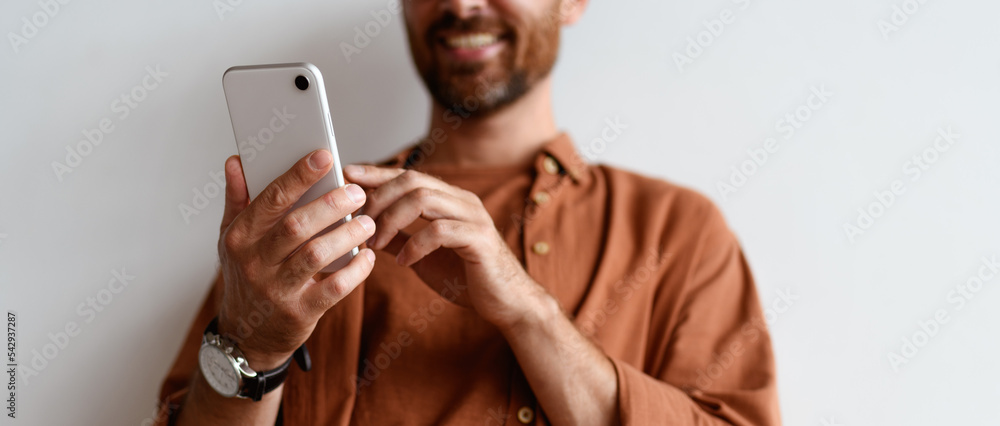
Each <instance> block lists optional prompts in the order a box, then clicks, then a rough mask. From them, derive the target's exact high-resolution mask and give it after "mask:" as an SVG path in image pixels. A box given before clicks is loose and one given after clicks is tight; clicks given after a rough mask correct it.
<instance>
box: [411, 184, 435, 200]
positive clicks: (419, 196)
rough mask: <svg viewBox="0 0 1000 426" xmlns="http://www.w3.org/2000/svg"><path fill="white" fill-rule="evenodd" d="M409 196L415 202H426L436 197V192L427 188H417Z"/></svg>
mask: <svg viewBox="0 0 1000 426" xmlns="http://www.w3.org/2000/svg"><path fill="white" fill-rule="evenodd" d="M410 194H411V196H412V197H413V198H414V199H416V200H417V201H426V200H428V199H430V198H432V197H434V196H436V195H437V191H435V190H433V189H430V188H428V187H425V186H422V187H419V188H417V189H414V190H413V192H411V193H410Z"/></svg>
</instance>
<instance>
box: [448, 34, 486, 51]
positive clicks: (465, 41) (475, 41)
mask: <svg viewBox="0 0 1000 426" xmlns="http://www.w3.org/2000/svg"><path fill="white" fill-rule="evenodd" d="M442 39H443V41H444V44H445V46H447V47H449V48H452V49H481V48H484V47H486V46H490V45H493V44H496V43H497V42H499V41H500V37H499V36H498V35H496V34H492V33H486V32H480V33H465V34H454V35H451V36H448V37H442Z"/></svg>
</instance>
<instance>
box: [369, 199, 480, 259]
mask: <svg viewBox="0 0 1000 426" xmlns="http://www.w3.org/2000/svg"><path fill="white" fill-rule="evenodd" d="M366 212H367V209H366ZM418 217H423V218H424V219H427V220H431V221H433V220H437V219H456V220H462V221H471V220H473V219H474V218H473V214H472V206H470V205H468V203H465V202H464V201H463V200H459V199H457V198H455V197H453V196H451V195H450V194H448V193H445V192H442V191H438V190H435V189H429V188H417V189H414V190H413V191H410V192H409V193H407V194H406V195H404V196H403V197H402V198H401V199H399V201H397V202H396V203H394V204H392V205H391V206H389V207H388V208H386V209H385V211H384V212H382V214H380V215H379V216H378V221H377V227H376V229H377V232H376V233H375V236H374V237H372V239H371V240H370V241H369V244H368V245H369V247H371V248H372V249H375V250H381V249H382V248H384V247H385V246H386V244H388V243H389V241H392V239H393V238H394V237H395V236H396V234H397V233H399V231H400V230H401V229H403V228H406V227H407V226H409V225H410V224H411V223H413V221H414V220H416V219H417V218H418Z"/></svg>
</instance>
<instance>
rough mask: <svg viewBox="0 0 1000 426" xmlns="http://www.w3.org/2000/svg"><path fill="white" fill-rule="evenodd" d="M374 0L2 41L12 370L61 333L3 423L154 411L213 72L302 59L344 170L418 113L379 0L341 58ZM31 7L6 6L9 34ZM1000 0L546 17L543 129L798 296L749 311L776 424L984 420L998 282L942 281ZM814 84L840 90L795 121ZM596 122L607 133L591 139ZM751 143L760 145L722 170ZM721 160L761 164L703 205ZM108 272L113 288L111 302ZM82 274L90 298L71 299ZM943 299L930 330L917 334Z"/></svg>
mask: <svg viewBox="0 0 1000 426" xmlns="http://www.w3.org/2000/svg"><path fill="white" fill-rule="evenodd" d="M234 2H235V0H234ZM216 3H220V2H216ZM904 3H908V4H905V5H904ZM386 4H387V2H386V1H384V0H371V1H367V0H366V1H353V2H344V1H326V2H320V1H284V2H280V3H279V2H266V1H263V0H245V1H242V2H241V4H239V5H237V6H235V8H234V9H233V10H231V11H225V12H224V13H223V14H222V15H221V18H220V14H219V13H218V12H217V11H216V9H215V7H214V6H213V3H212V2H209V1H178V0H170V1H167V0H160V1H145V2H134V1H133V2H125V1H110V0H89V1H73V2H70V3H68V4H66V5H61V6H60V10H59V11H58V12H57V13H56V14H55V16H53V17H51V18H50V19H48V22H46V24H45V26H44V27H42V28H40V29H39V30H38V32H37V34H36V35H34V37H32V38H31V39H29V41H28V43H27V44H24V45H21V46H18V49H17V50H18V51H17V52H16V53H15V49H14V48H13V47H12V45H11V44H10V43H8V44H6V45H3V46H0V77H2V78H0V100H2V101H0V102H2V103H0V120H2V122H0V123H2V130H3V136H2V148H0V194H2V198H0V309H3V310H14V311H17V313H18V314H19V322H20V323H19V326H18V333H19V342H18V344H19V346H18V347H19V356H20V362H21V363H22V364H27V363H30V361H31V357H32V354H33V351H38V352H39V353H40V352H41V351H43V350H44V347H45V345H46V344H47V343H49V342H50V338H49V337H47V335H48V334H50V333H57V332H59V331H60V330H62V329H63V328H64V327H65V326H66V324H67V323H71V322H72V323H75V324H77V326H78V327H79V334H78V335H77V336H74V337H72V338H71V339H70V340H69V342H68V344H67V345H65V347H64V348H61V349H59V350H58V351H57V352H56V353H54V357H53V359H51V360H48V361H47V363H46V366H45V368H43V369H42V370H40V371H38V373H39V374H38V375H37V376H32V377H30V379H29V383H27V384H25V383H20V386H19V388H18V417H19V418H18V420H17V422H18V423H20V424H32V425H41V424H45V425H50V424H93V425H105V424H116V425H127V424H133V425H138V424H142V423H143V422H144V421H145V420H146V419H147V418H148V417H149V416H150V415H151V414H152V411H153V407H154V404H155V398H156V394H157V390H158V387H159V384H160V380H161V379H162V378H163V376H164V375H165V373H166V371H167V369H168V367H169V363H170V362H171V360H172V359H173V358H174V356H175V353H176V350H177V349H178V345H179V342H180V339H181V337H182V335H183V333H184V332H185V330H186V329H187V327H188V324H189V321H190V320H191V319H192V316H193V314H194V311H195V309H196V307H197V306H198V304H199V303H200V302H201V300H202V298H203V296H204V294H205V291H206V289H207V286H208V285H209V283H210V281H211V279H212V277H213V275H214V273H215V271H216V267H217V258H216V246H215V244H216V241H217V238H218V225H219V220H220V218H221V214H222V207H223V202H222V198H221V197H219V196H215V197H211V195H212V194H213V193H212V192H211V184H212V182H213V181H212V178H211V177H210V173H213V172H218V171H220V170H221V169H222V165H223V161H224V160H225V158H226V157H227V156H229V155H231V154H234V153H235V152H236V150H235V143H234V141H233V135H232V129H231V127H230V123H229V117H228V113H227V110H226V104H225V100H224V97H223V93H222V86H221V77H222V73H223V71H225V69H226V68H228V67H230V66H233V65H239V64H255V63H276V62H289V61H308V62H312V63H314V64H316V65H317V66H318V67H319V68H320V69H321V70H322V71H323V73H324V75H325V77H326V82H327V90H328V94H329V96H330V99H331V104H332V116H333V121H334V125H335V128H336V132H337V136H338V140H339V142H340V144H341V152H342V155H343V156H344V158H345V160H346V161H348V162H352V161H372V160H377V159H381V158H384V157H386V156H387V155H389V154H391V153H393V152H395V151H396V150H397V149H399V148H400V147H402V146H403V145H404V144H407V143H410V142H411V141H413V140H415V139H416V138H417V137H418V136H419V135H420V134H421V132H423V131H425V130H426V121H427V115H428V103H427V98H426V94H425V92H424V90H423V88H422V86H421V85H420V83H419V80H418V79H417V77H416V75H415V74H414V71H413V67H412V65H411V63H410V59H409V56H408V50H407V47H406V44H405V38H404V32H403V29H402V21H401V17H400V16H399V15H392V17H391V20H390V22H389V23H388V24H387V26H386V27H385V28H381V26H379V28H380V30H379V34H378V35H377V36H376V37H374V38H373V39H372V40H371V41H370V43H369V44H368V45H367V46H365V47H364V48H363V49H361V53H360V54H356V55H353V56H351V58H350V61H348V60H347V59H345V57H344V55H343V54H342V52H341V48H340V44H341V43H353V39H354V37H355V35H356V32H355V31H356V28H363V27H364V26H365V25H366V24H368V23H370V22H372V21H373V16H372V15H371V12H372V11H378V10H381V9H385V8H386ZM914 5H919V7H916V8H914V7H913V6H914ZM904 6H905V7H906V8H907V9H908V10H909V11H910V12H913V13H912V14H909V13H907V12H895V13H897V15H898V13H904V14H906V15H905V16H906V17H907V19H906V22H905V23H902V25H900V26H898V31H893V32H891V33H889V34H888V36H887V37H886V36H884V35H883V32H882V31H881V30H880V27H879V22H880V21H882V20H884V21H886V22H887V23H890V24H891V23H892V18H893V14H894V11H895V10H894V7H904ZM744 7H745V8H744ZM914 9H916V10H914ZM42 10H43V8H42V6H40V5H39V4H38V3H37V2H36V1H26V0H11V1H4V2H3V5H2V6H0V30H2V32H3V33H4V34H5V35H6V36H5V37H4V40H9V39H8V37H9V35H7V34H8V33H10V32H14V33H20V32H21V31H22V27H23V26H24V21H22V17H24V18H27V19H31V17H32V16H33V15H34V14H36V13H38V12H40V11H42ZM726 10H729V12H730V13H731V14H732V16H733V18H734V19H735V21H734V22H732V23H730V24H725V25H724V27H723V31H722V32H721V34H719V35H718V36H713V37H711V40H709V37H707V36H706V34H708V33H706V34H702V35H701V37H702V38H701V40H702V41H703V42H705V41H711V43H710V44H708V43H704V44H708V45H707V47H704V48H703V49H702V52H700V54H698V55H697V57H695V58H693V61H692V63H690V64H687V65H686V66H684V67H683V69H679V68H678V66H677V63H676V57H675V53H678V52H680V53H683V52H684V51H685V49H686V48H687V47H688V44H689V41H688V37H692V39H697V38H698V37H699V33H701V32H702V31H705V29H706V27H705V21H711V20H714V19H718V17H719V16H720V14H723V13H726V12H725V11H726ZM998 15H1000V3H997V2H990V1H973V0H964V1H963V0H954V1H951V0H950V1H943V0H936V1H935V0H930V1H927V2H925V3H924V4H920V3H917V2H916V1H915V0H909V1H908V2H904V1H903V0H842V1H837V2H819V1H800V0H750V1H749V2H734V1H731V0H711V1H677V0H670V1H662V0H658V1H652V0H616V1H600V0H597V1H593V2H592V4H591V6H590V8H589V10H588V12H587V13H586V15H585V17H584V18H583V20H582V21H581V22H579V23H578V24H577V25H576V26H574V27H572V28H569V29H567V30H566V31H564V39H563V41H564V43H563V48H562V51H561V57H560V61H559V63H558V65H557V68H556V70H555V108H556V116H557V119H558V122H559V125H560V126H561V127H562V128H564V129H566V130H567V131H569V132H570V133H571V134H572V135H573V136H574V138H575V140H576V143H577V144H578V146H579V147H580V148H581V150H584V149H589V150H590V152H592V153H593V156H594V159H595V161H597V162H603V163H609V164H613V165H617V166H621V167H626V168H629V169H633V170H636V171H639V172H641V173H645V174H648V175H653V176H657V177H660V178H664V179H668V180H671V181H673V182H676V183H679V184H682V185H686V186H689V187H693V188H696V189H698V190H700V191H702V192H703V193H705V194H707V195H708V196H710V197H711V198H713V199H714V200H715V201H716V202H717V203H718V204H719V205H720V206H721V208H722V209H723V211H724V212H725V214H726V217H727V219H728V220H729V223H730V225H731V227H732V228H733V230H734V231H735V232H736V234H737V235H738V236H739V238H740V240H741V242H742V244H743V247H744V250H745V252H746V254H747V256H748V258H749V260H750V263H751V265H752V268H753V270H754V272H755V275H756V278H757V282H758V289H759V292H760V295H761V299H762V302H763V303H764V304H765V305H766V306H767V307H770V306H772V303H775V301H780V300H781V299H780V297H781V296H780V295H779V290H780V291H784V292H787V293H788V294H790V295H792V296H793V297H795V299H794V300H793V301H792V303H791V306H786V303H784V302H779V304H778V307H779V308H780V311H781V312H778V311H774V312H773V313H772V315H770V316H769V319H770V320H771V321H770V324H771V327H772V332H773V334H774V344H775V350H776V355H777V362H778V367H779V387H780V392H781V405H782V410H783V416H784V420H785V423H786V424H789V425H834V424H836V425H886V424H906V425H938V424H963V425H986V424H995V423H994V422H995V415H993V414H992V413H993V411H994V409H993V408H992V407H994V406H995V405H996V402H997V401H998V400H1000V384H998V383H1000V364H998V363H997V362H996V360H997V352H998V350H1000V343H998V338H997V336H1000V310H998V309H996V306H997V301H998V300H1000V290H998V289H996V288H995V287H997V286H998V285H1000V277H998V278H994V279H992V280H985V282H984V283H983V284H982V285H981V286H979V285H975V284H976V282H975V280H973V282H972V283H971V284H973V285H974V287H975V288H977V289H979V291H978V292H976V293H969V294H970V296H971V299H966V300H965V304H964V305H962V309H959V304H958V303H957V302H955V301H954V299H951V300H949V292H951V291H953V290H955V289H956V286H959V285H962V286H965V285H966V284H967V282H968V280H969V279H970V277H973V276H975V275H976V274H977V272H978V271H979V269H980V267H981V265H983V260H982V258H983V257H984V256H985V257H987V258H989V257H990V256H996V255H1000V238H998V237H1000V222H998V220H997V218H998V209H1000V197H998V185H997V184H998V183H1000V171H998V169H997V165H998V164H1000V144H998V136H1000V127H998V125H1000V120H998V119H997V118H998V112H1000V108H998V106H997V105H998V99H1000V85H998V83H997V76H998V71H1000V53H998V52H1000V26H998V25H997V24H996V17H997V16H998ZM727 16H728V15H727ZM895 18H896V22H897V23H900V22H902V17H901V16H896V17H895ZM38 19H41V18H38ZM374 25H378V24H377V23H376V24H374ZM374 28H376V27H372V29H374ZM716 29H718V28H716ZM696 42H697V41H696ZM692 52H695V50H692ZM147 66H149V67H154V68H155V67H157V66H159V67H160V70H161V71H162V72H165V73H167V74H168V75H167V76H166V77H164V78H163V81H162V82H161V83H160V84H159V85H158V87H157V88H156V89H155V90H152V91H150V92H148V93H147V94H146V97H145V99H143V100H142V101H141V102H140V103H138V104H137V107H136V108H134V109H132V110H131V111H130V113H129V115H128V116H127V117H125V118H122V117H121V116H120V114H119V113H120V111H113V110H112V109H111V108H112V102H113V101H115V100H116V99H118V98H119V97H120V96H121V95H122V94H124V93H129V92H131V91H132V89H133V88H134V87H135V86H136V85H138V84H140V83H141V82H142V79H143V77H144V76H145V75H146V74H147V70H146V67H147ZM811 87H817V88H819V87H825V89H826V90H827V91H829V92H833V93H834V95H833V96H832V97H830V99H829V100H828V102H826V103H825V104H823V106H822V108H820V109H819V110H818V111H808V114H806V112H807V111H805V110H801V111H797V110H798V109H799V107H800V106H801V105H803V104H804V103H806V102H807V100H808V97H809V95H810V93H811V92H810V88H811ZM796 112H798V113H799V114H800V115H802V116H809V120H808V121H806V122H804V123H802V125H801V127H800V128H797V129H796V131H795V133H794V135H793V136H792V137H791V138H788V139H786V138H784V135H787V132H786V133H782V132H781V131H779V130H778V129H777V128H776V126H780V124H781V123H779V120H781V119H782V118H783V117H784V116H785V115H786V114H788V113H793V114H794V113H796ZM105 118H107V119H109V120H110V121H111V122H112V123H113V125H114V126H115V127H114V131H113V132H112V133H109V134H106V135H104V138H103V141H102V143H101V144H100V145H99V146H97V147H95V148H94V149H93V150H92V151H91V152H89V155H87V156H85V157H83V158H82V161H81V163H80V164H79V165H78V166H77V167H75V168H74V169H73V171H72V172H71V173H67V174H63V175H62V176H61V179H60V177H57V174H56V173H55V172H54V171H53V168H52V163H53V162H56V161H58V162H61V163H65V161H66V160H65V157H66V155H67V151H66V150H67V147H71V148H72V147H76V146H77V142H78V141H80V140H82V139H83V136H82V133H81V132H82V131H83V130H86V129H95V128H97V127H98V125H99V123H100V122H101V120H102V119H105ZM616 118H617V119H618V120H619V121H621V122H622V123H624V124H626V125H627V126H628V128H627V129H625V130H624V132H623V133H622V135H621V136H620V137H618V138H616V139H615V140H614V141H610V142H606V143H598V142H594V140H595V138H600V137H601V131H602V129H604V128H605V126H606V125H607V124H606V120H615V119H616ZM949 127H951V128H952V131H953V132H955V133H958V134H960V135H961V136H960V137H959V138H958V139H957V142H956V143H955V144H954V145H952V146H951V147H950V149H948V150H947V151H946V152H940V153H939V152H931V153H928V154H926V155H928V156H930V158H936V160H937V161H936V162H934V163H933V164H931V165H930V166H929V167H928V168H927V170H923V171H922V173H921V175H920V178H919V179H918V180H915V181H914V180H913V179H912V177H913V175H912V174H907V173H906V172H905V170H906V169H905V168H906V167H908V166H907V162H908V161H911V158H912V157H913V156H914V155H925V153H924V152H925V150H926V149H928V147H933V146H934V141H935V138H936V136H937V132H938V129H939V128H944V129H947V128H949ZM767 138H775V140H776V142H777V146H778V148H779V149H778V150H777V152H774V153H771V154H769V155H768V158H767V160H766V161H760V163H761V164H759V165H757V167H751V166H750V165H745V164H743V163H744V162H746V161H753V160H752V157H751V155H750V154H748V152H747V150H748V149H749V150H755V149H758V148H760V147H761V146H763V145H764V141H765V140H766V139H767ZM758 158H760V156H759V154H758ZM734 167H746V168H747V170H752V169H756V170H754V171H753V175H752V176H749V178H748V179H747V180H746V182H745V183H744V184H743V185H742V186H740V187H739V188H737V191H736V192H735V193H728V194H725V195H723V194H722V193H721V192H720V191H719V189H718V185H719V183H720V182H730V179H731V178H732V175H733V173H734V172H733V170H734V169H733V168H734ZM909 167H912V164H911V165H910V166H909ZM894 180H899V181H900V182H901V184H902V185H903V186H904V187H905V192H904V193H903V194H902V195H899V196H896V197H894V198H895V199H894V200H893V202H892V203H891V205H890V206H888V207H887V208H885V207H883V208H882V209H881V210H883V211H879V209H878V208H877V207H876V208H875V212H876V213H879V218H877V219H875V221H874V224H872V225H871V226H870V227H869V228H868V229H867V230H865V232H864V234H863V235H860V236H856V238H855V239H854V241H851V239H849V238H848V236H847V234H846V233H845V231H844V225H845V224H848V223H850V224H855V223H856V221H857V217H858V215H859V213H858V212H857V209H859V208H868V207H871V204H872V203H873V202H878V201H877V197H876V196H875V192H877V191H885V190H887V189H889V188H890V186H891V184H892V182H893V181H894ZM206 187H208V188H206ZM206 189H207V190H208V191H209V193H208V195H209V197H207V198H206V201H207V206H203V207H204V208H203V209H202V210H200V213H199V214H198V215H194V216H190V217H188V218H187V220H185V218H184V216H183V215H182V214H181V211H180V208H181V205H182V204H187V205H192V203H193V202H194V201H195V200H194V199H195V197H196V195H195V194H196V192H202V191H205V190H206ZM883 198H884V197H883ZM122 270H124V272H125V273H127V274H129V275H132V276H134V277H135V278H134V279H132V280H131V281H130V283H129V285H128V286H127V287H125V290H124V291H122V292H120V293H118V294H114V295H113V300H110V301H109V300H108V299H107V296H108V295H109V293H108V292H107V289H108V288H109V287H108V282H109V280H110V279H111V278H112V276H113V275H112V274H113V271H119V272H120V271H122ZM985 271H987V272H988V270H985ZM102 291H104V297H105V301H109V303H108V304H107V305H106V306H103V310H102V311H101V312H99V313H96V315H84V314H82V313H81V312H80V311H78V309H77V308H78V306H79V305H80V304H81V303H85V302H86V300H87V298H88V297H91V298H94V297H98V296H99V295H101V294H102ZM786 297H787V296H786ZM953 297H954V295H953ZM939 310H943V311H944V312H945V314H946V315H947V316H948V319H949V321H948V322H947V323H945V324H942V325H940V326H939V327H938V328H937V330H936V332H935V333H933V336H930V337H929V338H923V337H920V333H921V332H920V330H921V327H920V325H919V324H920V322H921V321H926V320H928V319H930V318H932V317H933V316H934V314H935V313H936V312H937V311H939ZM88 320H90V321H89V322H88ZM925 327H926V326H925ZM931 328H933V327H931ZM915 334H916V335H917V336H916V339H917V341H918V342H919V343H920V346H919V348H918V351H917V352H916V353H915V354H913V353H912V352H911V353H909V355H912V357H909V358H907V360H908V362H907V363H905V364H903V365H901V366H898V367H899V368H893V365H892V363H891V362H890V359H889V356H890V353H897V354H899V353H900V351H901V350H902V349H901V348H902V346H904V340H911V341H912V339H914V335H915ZM924 337H928V336H924ZM49 354H50V355H53V351H52V347H50V352H49ZM4 381H5V382H6V376H5V379H4ZM4 421H5V422H7V423H11V424H13V422H11V421H10V419H8V418H6V417H5V420H4Z"/></svg>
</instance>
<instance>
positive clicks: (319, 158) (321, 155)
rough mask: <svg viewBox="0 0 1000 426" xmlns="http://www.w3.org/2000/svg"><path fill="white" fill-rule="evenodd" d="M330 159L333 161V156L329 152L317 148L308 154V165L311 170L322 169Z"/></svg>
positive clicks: (328, 163)
mask: <svg viewBox="0 0 1000 426" xmlns="http://www.w3.org/2000/svg"><path fill="white" fill-rule="evenodd" d="M331 161H333V157H332V156H330V153H329V152H327V151H326V150H319V151H316V152H314V153H313V155H311V156H309V167H312V168H313V170H323V169H324V168H326V166H328V165H330V162H331Z"/></svg>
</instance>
